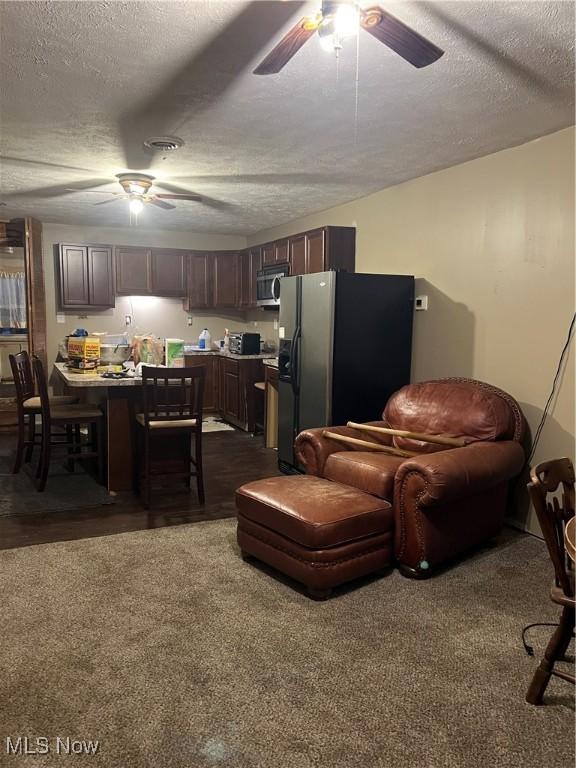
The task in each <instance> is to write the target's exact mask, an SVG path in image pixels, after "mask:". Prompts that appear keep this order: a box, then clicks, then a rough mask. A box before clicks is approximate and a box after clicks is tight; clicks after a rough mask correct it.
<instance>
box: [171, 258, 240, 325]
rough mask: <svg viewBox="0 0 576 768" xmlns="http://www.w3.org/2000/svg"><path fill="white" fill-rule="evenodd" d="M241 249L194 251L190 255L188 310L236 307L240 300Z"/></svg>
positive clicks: (186, 306)
mask: <svg viewBox="0 0 576 768" xmlns="http://www.w3.org/2000/svg"><path fill="white" fill-rule="evenodd" d="M240 279H241V278H240V253H238V252H237V251H214V252H211V253H202V252H199V251H194V252H192V253H190V255H189V258H188V292H187V297H186V299H185V301H184V308H185V309H186V311H188V312H189V311H191V310H192V309H219V308H221V309H236V308H237V307H238V306H239V301H240V298H239V296H240Z"/></svg>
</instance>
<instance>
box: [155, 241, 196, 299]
mask: <svg viewBox="0 0 576 768" xmlns="http://www.w3.org/2000/svg"><path fill="white" fill-rule="evenodd" d="M187 255H188V254H187V252H186V251H181V250H165V249H160V248H154V249H152V253H151V262H150V274H151V293H152V295H153V296H175V297H176V298H181V297H184V296H186V257H187Z"/></svg>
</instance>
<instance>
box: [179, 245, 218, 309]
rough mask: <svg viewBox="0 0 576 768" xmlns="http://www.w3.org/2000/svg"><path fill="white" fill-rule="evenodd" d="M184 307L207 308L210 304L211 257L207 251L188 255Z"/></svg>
mask: <svg viewBox="0 0 576 768" xmlns="http://www.w3.org/2000/svg"><path fill="white" fill-rule="evenodd" d="M185 306H186V309H187V310H191V309H207V308H209V307H211V306H213V305H212V257H211V255H210V254H209V253H191V254H189V256H188V298H187V301H186V304H185Z"/></svg>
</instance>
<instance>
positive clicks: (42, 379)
mask: <svg viewBox="0 0 576 768" xmlns="http://www.w3.org/2000/svg"><path fill="white" fill-rule="evenodd" d="M32 368H33V370H34V378H35V379H36V387H37V389H38V397H39V398H40V412H41V414H42V423H43V424H48V425H49V424H50V398H49V396H48V383H47V381H46V374H45V373H44V366H43V365H42V360H40V358H39V357H36V355H33V356H32Z"/></svg>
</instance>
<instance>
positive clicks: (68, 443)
mask: <svg viewBox="0 0 576 768" xmlns="http://www.w3.org/2000/svg"><path fill="white" fill-rule="evenodd" d="M32 368H33V370H34V376H35V379H36V386H37V388H38V395H39V397H40V413H41V416H42V432H41V440H40V445H41V451H40V460H39V462H38V468H37V471H36V488H37V490H38V491H43V490H44V488H45V487H46V481H47V479H48V470H49V468H50V459H51V455H52V448H55V447H59V448H66V449H67V452H68V457H67V461H68V468H69V469H70V470H73V467H74V464H73V462H74V461H83V460H85V459H90V458H95V459H97V461H98V478H99V481H100V483H101V484H104V483H105V477H104V473H105V469H104V414H103V413H102V412H100V413H99V414H96V413H95V414H94V415H93V416H86V415H81V412H80V411H77V410H76V408H77V406H68V407H67V408H68V412H66V410H67V408H66V406H63V407H62V408H59V409H58V417H57V418H54V417H53V414H52V408H51V406H50V398H49V396H48V384H47V381H46V376H45V374H44V366H43V365H42V361H41V360H40V358H39V357H36V356H33V357H32ZM94 410H96V409H94ZM98 410H99V409H98ZM63 413H64V414H65V415H62V414H63ZM82 425H89V426H90V432H91V435H90V440H89V441H88V443H87V447H88V448H90V449H91V450H87V451H86V450H83V447H84V446H83V444H82V436H81V431H80V427H81V426H82ZM55 426H59V427H63V428H64V429H65V433H60V432H54V431H53V427H55ZM85 445H86V444H85Z"/></svg>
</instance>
